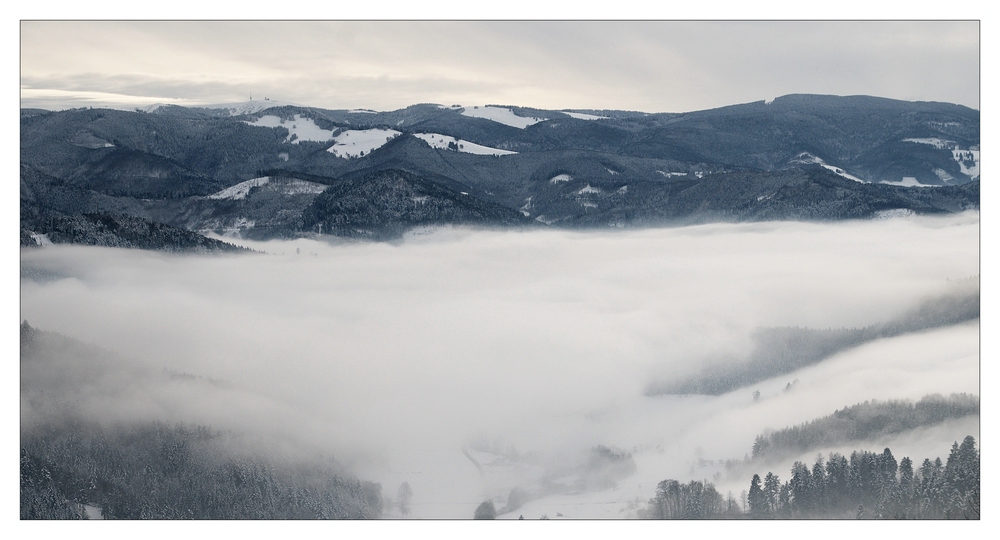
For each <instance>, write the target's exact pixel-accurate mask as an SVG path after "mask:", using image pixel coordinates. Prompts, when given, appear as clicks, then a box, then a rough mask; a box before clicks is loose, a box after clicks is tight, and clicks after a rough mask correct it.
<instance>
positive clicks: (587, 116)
mask: <svg viewBox="0 0 1000 540" xmlns="http://www.w3.org/2000/svg"><path fill="white" fill-rule="evenodd" d="M562 113H563V114H565V115H566V116H569V117H572V118H576V119H577V120H604V119H606V118H608V117H607V116H597V115H593V114H585V113H578V112H570V111H562Z"/></svg>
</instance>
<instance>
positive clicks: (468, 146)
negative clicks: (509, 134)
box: [413, 133, 517, 156]
mask: <svg viewBox="0 0 1000 540" xmlns="http://www.w3.org/2000/svg"><path fill="white" fill-rule="evenodd" d="M413 136H414V137H416V138H418V139H420V140H422V141H424V142H426V143H427V144H429V145H430V146H431V148H439V149H441V150H447V149H449V148H451V149H452V150H458V151H459V152H465V153H468V154H476V155H480V156H506V155H510V154H516V153H517V152H512V151H510V150H500V149H499V148H490V147H489V146H483V145H481V144H476V143H472V142H469V141H465V140H462V139H456V138H455V137H450V136H448V135H441V134H440V133H415V134H414V135H413Z"/></svg>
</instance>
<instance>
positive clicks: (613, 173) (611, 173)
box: [604, 167, 618, 176]
mask: <svg viewBox="0 0 1000 540" xmlns="http://www.w3.org/2000/svg"><path fill="white" fill-rule="evenodd" d="M604 170H606V171H608V174H610V175H611V176H614V175H616V174H618V171H612V170H611V169H609V168H607V167H605V168H604Z"/></svg>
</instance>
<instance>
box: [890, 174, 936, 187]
mask: <svg viewBox="0 0 1000 540" xmlns="http://www.w3.org/2000/svg"><path fill="white" fill-rule="evenodd" d="M882 183H883V184H889V185H890V186H903V187H940V186H935V185H933V184H921V183H920V182H918V181H917V179H916V178H914V177H912V176H904V177H903V179H902V180H899V181H891V180H884V181H882Z"/></svg>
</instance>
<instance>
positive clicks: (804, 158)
mask: <svg viewBox="0 0 1000 540" xmlns="http://www.w3.org/2000/svg"><path fill="white" fill-rule="evenodd" d="M789 163H801V164H804V165H809V164H816V165H819V166H821V167H823V168H824V169H826V170H828V171H832V172H834V173H836V174H837V175H839V176H842V177H844V178H846V179H848V180H854V181H855V182H860V183H862V184H868V183H870V182H867V181H865V180H862V179H860V178H858V177H857V176H854V175H852V174H850V173H848V172H847V171H845V170H844V169H841V168H840V167H834V166H833V165H830V164H828V163H827V162H825V161H823V159H822V158H820V157H817V156H814V155H812V154H810V153H809V152H802V153H801V154H799V155H797V156H795V158H794V159H792V160H791V161H789Z"/></svg>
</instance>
